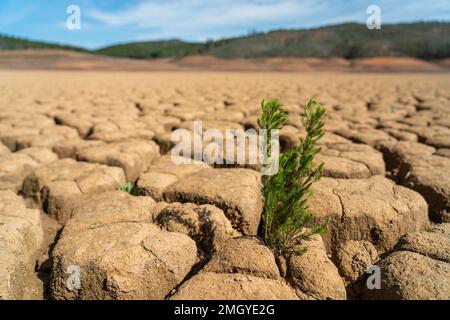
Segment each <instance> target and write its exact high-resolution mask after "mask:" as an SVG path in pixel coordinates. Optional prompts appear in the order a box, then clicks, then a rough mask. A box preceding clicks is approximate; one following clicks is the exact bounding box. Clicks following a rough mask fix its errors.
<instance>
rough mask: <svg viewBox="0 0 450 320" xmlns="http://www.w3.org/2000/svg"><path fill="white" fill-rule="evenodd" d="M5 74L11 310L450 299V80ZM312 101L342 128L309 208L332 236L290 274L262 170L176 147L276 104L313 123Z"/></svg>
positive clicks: (4, 179)
mask: <svg viewBox="0 0 450 320" xmlns="http://www.w3.org/2000/svg"><path fill="white" fill-rule="evenodd" d="M4 74H5V77H3V78H2V79H0V182H1V183H0V252H1V253H0V299H300V300H304V299H444V300H445V299H447V300H448V299H450V280H449V279H450V253H449V252H448V248H449V247H450V245H449V241H450V210H449V208H450V116H449V111H450V94H449V93H450V78H449V76H448V74H445V73H443V74H420V75H419V74H417V75H416V74H408V75H406V74H404V75H402V74H394V73H392V74H389V75H386V74H370V75H369V74H333V78H332V79H331V80H330V76H329V75H327V74H321V73H309V74H308V75H307V76H306V75H302V74H294V73H289V74H280V73H265V74H254V73H253V74H251V73H242V72H235V73H220V72H209V73H200V72H199V73H195V72H183V73H176V72H166V73H163V72H161V73H120V74H118V75H119V76H117V77H112V76H111V74H106V73H96V72H85V73H83V72H58V73H51V72H28V71H23V72H18V71H7V72H4ZM266 78H267V79H269V78H270V79H272V80H273V81H265V79H266ZM36 79H39V81H36ZM311 96H316V97H317V99H318V100H319V101H320V102H321V103H322V104H323V105H324V106H325V107H326V108H327V110H328V112H327V114H326V117H325V119H324V121H325V130H326V135H325V137H324V138H323V139H322V140H321V148H322V151H321V153H320V154H319V156H318V159H317V160H318V161H321V162H324V172H325V177H324V178H322V179H321V180H320V181H319V182H318V183H316V184H315V185H314V194H313V196H312V198H311V201H310V203H309V208H310V210H311V212H312V213H313V214H314V216H315V218H316V219H317V221H318V222H323V221H326V220H327V219H329V220H330V221H331V222H330V224H329V226H328V231H327V233H325V234H324V235H323V237H320V236H315V237H313V238H311V239H310V240H309V241H305V243H303V245H304V246H305V247H307V248H308V250H307V252H306V253H305V254H303V255H300V256H294V257H292V258H291V259H288V260H286V261H280V258H279V257H275V256H274V254H273V253H272V252H271V250H269V248H267V247H266V246H265V245H264V243H263V242H262V241H261V239H259V238H258V236H257V233H258V228H259V226H260V220H261V213H262V210H263V208H262V199H261V190H260V189H261V176H260V172H259V168H258V167H257V166H252V165H235V164H233V165H217V166H210V165H207V164H205V163H201V162H196V161H193V163H191V164H183V165H176V164H174V163H173V161H172V159H171V156H170V150H171V148H172V147H173V146H174V142H172V141H171V139H170V138H171V133H172V131H173V130H174V129H177V128H181V129H185V130H187V131H188V132H191V133H192V134H194V132H193V131H194V126H193V124H194V121H196V120H202V121H203V122H202V123H203V129H204V130H206V129H208V128H215V129H218V130H219V131H221V132H224V131H225V130H226V129H227V128H241V129H244V130H246V129H249V128H257V122H256V119H257V117H258V115H259V112H260V102H261V99H262V98H270V97H279V98H280V99H281V100H282V101H283V102H284V104H285V106H286V109H287V112H288V113H289V116H290V118H291V119H298V117H300V115H301V114H302V112H303V110H304V107H305V103H306V102H307V99H308V98H310V97H311ZM296 122H297V121H295V123H296ZM303 135H304V132H303V129H302V128H300V127H298V126H296V125H294V124H290V125H288V126H286V127H285V128H284V129H283V130H282V131H281V133H280V139H281V142H282V147H283V149H288V148H290V147H292V146H293V145H294V144H296V143H297V142H298V139H299V138H300V137H302V136H303ZM202 147H206V145H203V146H202ZM195 156H196V155H195V154H192V157H195ZM129 181H131V182H133V183H135V185H136V189H137V192H138V196H132V195H130V194H127V193H125V192H120V191H118V190H117V189H118V187H119V186H120V185H123V184H124V183H126V182H129ZM281 262H283V263H281ZM372 265H376V266H378V267H379V268H380V270H381V272H382V277H381V284H382V286H381V287H382V289H381V290H375V291H374V290H369V289H368V288H367V286H366V285H365V280H366V279H367V276H368V274H367V273H366V269H367V268H369V267H370V266H372ZM74 266H75V267H76V268H78V269H73V268H72V267H74ZM70 270H79V272H80V273H79V276H80V279H79V280H80V283H79V284H80V286H75V287H73V286H70V285H68V283H69V284H77V282H76V281H75V282H73V276H74V275H76V274H74V273H73V272H72V273H71V272H69V271H70ZM418 275H420V276H418Z"/></svg>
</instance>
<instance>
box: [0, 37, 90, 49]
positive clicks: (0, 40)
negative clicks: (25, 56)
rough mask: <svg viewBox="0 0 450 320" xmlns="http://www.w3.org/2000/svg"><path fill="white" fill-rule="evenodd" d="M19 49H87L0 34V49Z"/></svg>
mask: <svg viewBox="0 0 450 320" xmlns="http://www.w3.org/2000/svg"><path fill="white" fill-rule="evenodd" d="M21 49H60V50H72V51H87V50H85V49H82V48H77V47H73V46H65V45H60V44H56V43H48V42H42V41H31V40H25V39H21V38H16V37H11V36H6V35H2V34H0V50H21Z"/></svg>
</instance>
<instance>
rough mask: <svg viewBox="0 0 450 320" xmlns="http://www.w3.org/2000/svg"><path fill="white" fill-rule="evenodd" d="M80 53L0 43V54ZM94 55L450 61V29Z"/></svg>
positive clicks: (290, 33) (288, 36)
mask: <svg viewBox="0 0 450 320" xmlns="http://www.w3.org/2000/svg"><path fill="white" fill-rule="evenodd" d="M26 48H52V49H54V48H58V49H70V50H80V49H78V48H73V47H67V46H58V45H55V44H46V43H43V42H35V41H27V40H21V39H15V38H10V37H0V49H26ZM93 53H97V54H102V55H107V56H114V57H127V58H137V59H151V58H163V57H174V58H179V57H183V56H187V55H193V54H206V55H213V56H217V57H221V58H227V59H228V58H264V57H319V58H330V57H342V58H347V59H353V58H363V57H374V56H409V57H416V58H420V59H430V60H432V59H442V58H448V57H450V23H437V22H429V23H426V22H423V23H411V24H395V25H382V29H381V30H368V29H367V28H366V26H365V25H362V24H354V23H351V24H341V25H336V26H327V27H321V28H315V29H303V30H277V31H271V32H268V33H252V34H250V35H248V36H243V37H237V38H231V39H224V40H218V41H208V42H205V43H192V42H184V41H179V40H168V41H151V42H136V43H127V44H121V45H114V46H110V47H106V48H102V49H100V50H97V51H93Z"/></svg>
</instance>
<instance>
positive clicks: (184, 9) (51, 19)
mask: <svg viewBox="0 0 450 320" xmlns="http://www.w3.org/2000/svg"><path fill="white" fill-rule="evenodd" d="M372 4H375V5H378V6H379V7H380V9H381V22H382V24H383V23H395V22H412V21H447V22H448V21H450V0H369V1H366V0H131V1H118V0H0V33H4V34H8V35H15V36H20V37H25V38H30V39H37V40H46V41H52V42H58V43H64V44H71V45H77V46H81V47H86V48H90V49H93V48H99V47H102V46H106V45H109V44H114V43H121V42H128V41H143V40H159V39H174V38H177V39H183V40H189V41H204V40H207V39H219V38H223V37H230V36H237V35H243V34H247V33H248V32H250V31H260V32H262V31H269V30H273V29H280V28H309V27H317V26H322V25H329V24H336V23H341V22H361V23H365V21H366V20H367V13H366V9H367V7H368V6H369V5H372ZM69 5H78V6H79V7H80V9H81V29H80V30H68V29H67V28H66V19H67V18H68V16H69V15H68V14H67V13H66V9H67V7H68V6H69Z"/></svg>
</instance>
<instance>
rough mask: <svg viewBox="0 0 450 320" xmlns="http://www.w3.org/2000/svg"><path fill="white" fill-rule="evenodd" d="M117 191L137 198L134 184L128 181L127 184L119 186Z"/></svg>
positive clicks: (136, 189)
mask: <svg viewBox="0 0 450 320" xmlns="http://www.w3.org/2000/svg"><path fill="white" fill-rule="evenodd" d="M117 190H119V191H123V192H126V193H129V194H131V195H132V196H137V195H138V188H137V186H136V184H135V183H134V182H132V181H129V182H127V183H124V184H121V185H120V186H119V187H118V188H117Z"/></svg>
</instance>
